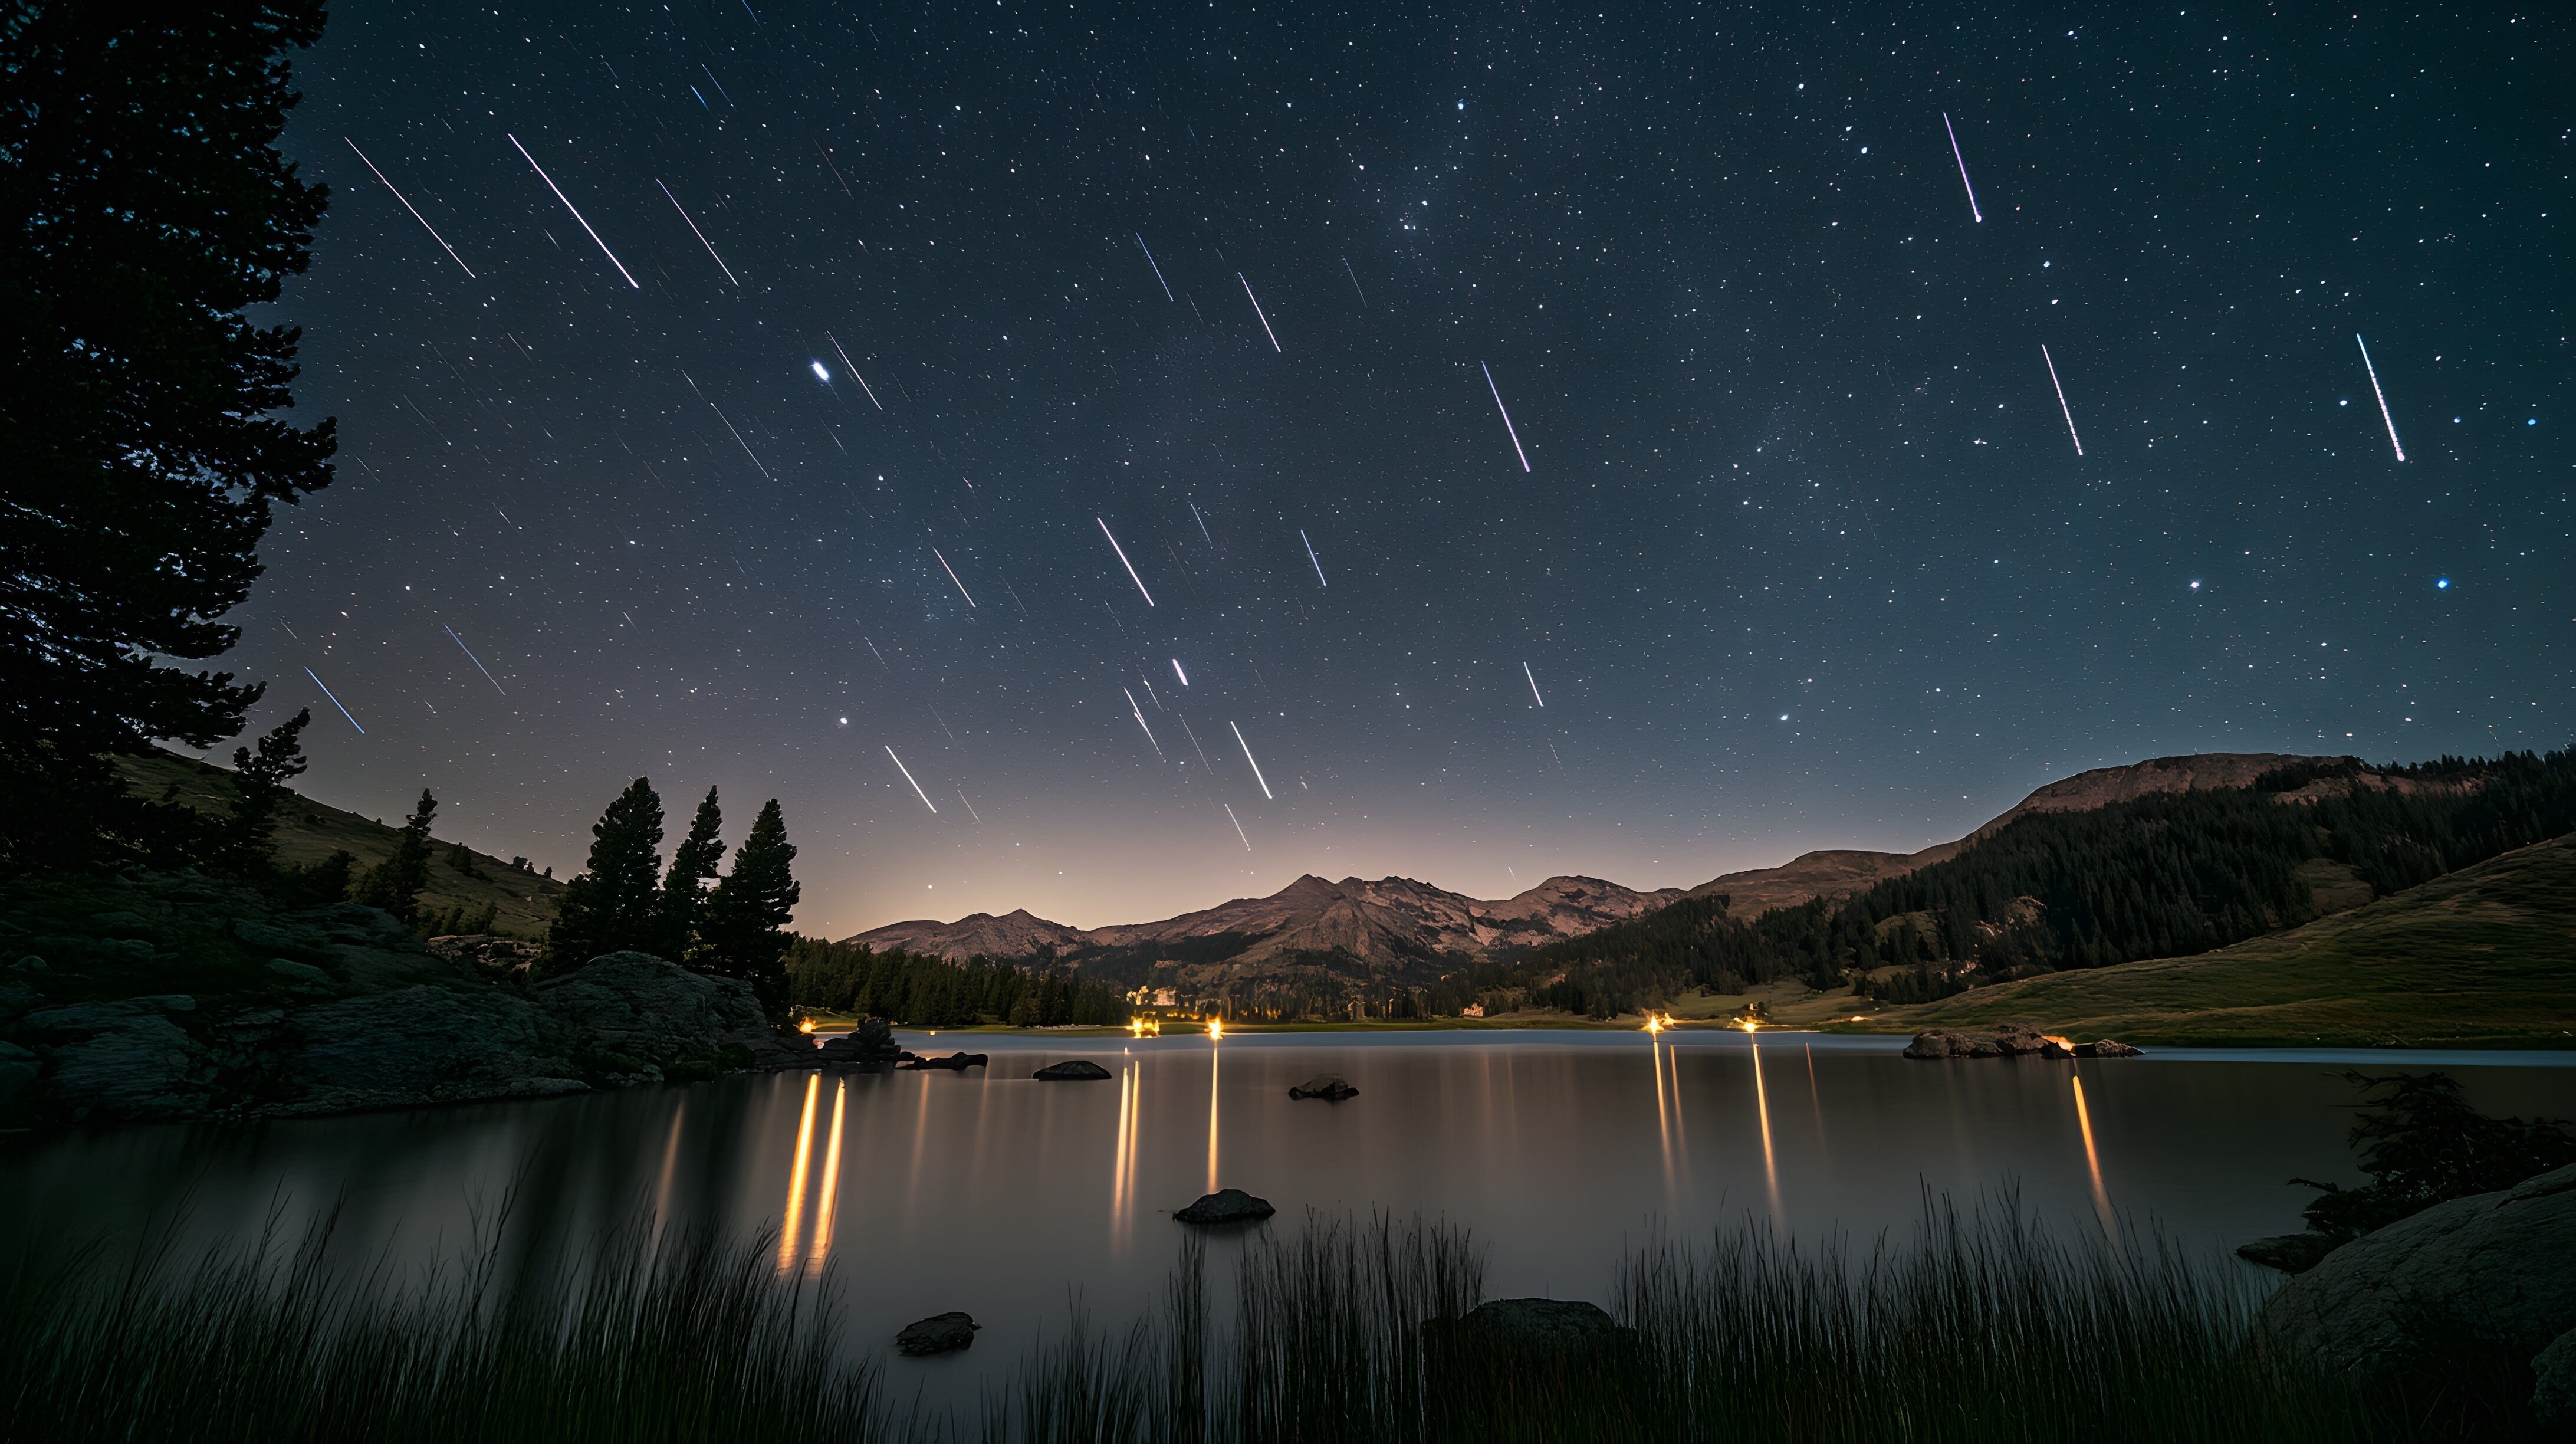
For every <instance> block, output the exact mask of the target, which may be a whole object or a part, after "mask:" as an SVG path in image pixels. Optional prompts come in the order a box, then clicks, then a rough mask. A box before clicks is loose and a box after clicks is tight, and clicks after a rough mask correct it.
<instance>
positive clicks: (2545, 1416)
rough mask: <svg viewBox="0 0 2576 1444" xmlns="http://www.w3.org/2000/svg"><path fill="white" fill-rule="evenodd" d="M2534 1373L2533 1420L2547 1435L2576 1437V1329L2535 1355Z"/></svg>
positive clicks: (2533, 1360) (2532, 1367)
mask: <svg viewBox="0 0 2576 1444" xmlns="http://www.w3.org/2000/svg"><path fill="white" fill-rule="evenodd" d="M2531 1375H2532V1380H2533V1383H2532V1386H2531V1422H2532V1423H2534V1424H2537V1425H2539V1426H2540V1428H2541V1429H2542V1430H2543V1431H2545V1435H2546V1437H2550V1438H2558V1439H2566V1438H2576V1329H2569V1330H2568V1331H2567V1332H2565V1333H2563V1334H2560V1335H2559V1336H2558V1337H2557V1338H2556V1339H2554V1340H2552V1341H2551V1342H2550V1345H2549V1347H2548V1348H2545V1349H2543V1350H2541V1351H2540V1352H2539V1353H2538V1354H2536V1355H2534V1356H2533V1357H2532V1360H2531Z"/></svg>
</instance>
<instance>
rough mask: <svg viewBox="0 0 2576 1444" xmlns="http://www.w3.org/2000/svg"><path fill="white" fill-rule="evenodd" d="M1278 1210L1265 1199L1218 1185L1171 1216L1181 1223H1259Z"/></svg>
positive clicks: (1237, 1189)
mask: <svg viewBox="0 0 2576 1444" xmlns="http://www.w3.org/2000/svg"><path fill="white" fill-rule="evenodd" d="M1278 1211H1279V1210H1277V1209H1275V1208H1272V1207H1271V1206H1270V1200H1268V1199H1266V1198H1254V1197H1253V1196H1252V1195H1251V1194H1248V1193H1246V1192H1244V1191H1243V1190H1242V1189H1239V1188H1220V1189H1218V1190H1217V1191H1216V1192H1214V1193H1211V1194H1209V1195H1207V1196H1206V1197H1204V1198H1201V1199H1200V1200H1199V1201H1198V1202H1196V1203H1193V1204H1191V1205H1190V1206H1189V1207H1187V1208H1185V1209H1182V1210H1181V1211H1180V1212H1178V1213H1175V1214H1173V1215H1172V1217H1174V1218H1176V1219H1178V1220H1180V1221H1181V1222H1182V1223H1197V1224H1219V1223H1259V1222H1261V1221H1262V1220H1263V1219H1265V1218H1268V1217H1269V1216H1271V1215H1272V1214H1274V1213H1277V1212H1278Z"/></svg>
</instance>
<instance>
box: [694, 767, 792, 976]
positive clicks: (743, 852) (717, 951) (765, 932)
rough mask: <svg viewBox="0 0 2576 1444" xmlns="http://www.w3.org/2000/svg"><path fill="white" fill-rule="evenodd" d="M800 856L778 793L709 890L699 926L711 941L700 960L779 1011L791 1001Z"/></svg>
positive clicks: (706, 941)
mask: <svg viewBox="0 0 2576 1444" xmlns="http://www.w3.org/2000/svg"><path fill="white" fill-rule="evenodd" d="M795 861H796V846H795V844H793V843H791V842H789V841H788V840H787V819H786V818H785V817H784V816H783V815H782V814H781V813H780V812H779V810H778V799H777V798H774V797H773V798H771V799H770V800H769V801H768V802H767V803H766V804H764V805H763V806H762V807H761V809H760V816H759V818H757V819H756V820H754V821H753V823H752V824H751V835H750V836H748V837H746V838H744V839H743V841H742V846H741V847H739V848H737V849H735V851H734V855H733V870H732V871H731V872H728V873H726V874H725V876H724V881H722V882H719V883H717V884H716V890H715V891H714V892H713V893H711V894H709V895H708V897H707V904H706V912H705V916H704V918H703V920H702V921H701V922H700V923H699V925H698V937H699V940H700V941H701V942H703V943H704V944H705V947H704V948H703V949H702V950H701V952H700V954H699V957H698V963H699V965H700V966H702V967H704V968H705V969H706V970H707V971H708V972H711V973H719V974H722V975H724V976H726V977H732V978H740V979H742V980H743V981H744V982H747V983H749V984H751V986H752V991H754V992H756V993H758V994H759V995H760V1001H761V1003H762V1004H763V1005H764V1006H765V1007H767V1008H768V1009H769V1010H770V1011H771V1012H773V1013H775V1012H779V1011H781V1010H783V1009H784V1008H785V1007H786V1006H787V968H786V962H785V959H786V956H787V932H786V927H787V918H788V915H789V914H791V913H793V912H794V911H795V910H796V898H797V892H798V890H797V886H796V878H795V876H794V874H793V872H792V871H791V870H790V866H791V864H793V863H794V862H795Z"/></svg>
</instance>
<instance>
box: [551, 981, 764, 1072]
mask: <svg viewBox="0 0 2576 1444" xmlns="http://www.w3.org/2000/svg"><path fill="white" fill-rule="evenodd" d="M535 997H536V1001H537V1004H538V1006H539V1007H541V1008H543V1009H544V1010H545V1011H546V1012H547V1013H549V1014H551V1015H552V1016H553V1017H554V1018H555V1019H556V1020H557V1021H559V1022H561V1023H562V1024H563V1025H564V1026H566V1027H567V1028H569V1029H571V1030H572V1031H573V1032H574V1033H575V1034H577V1035H579V1036H581V1037H583V1038H585V1039H586V1040H587V1042H588V1045H589V1046H590V1047H591V1048H593V1049H595V1050H597V1051H599V1052H601V1053H604V1054H620V1055H624V1056H625V1057H628V1058H632V1059H636V1060H638V1061H641V1062H645V1063H650V1064H654V1065H657V1066H660V1067H663V1068H668V1067H670V1066H671V1065H673V1064H675V1063H677V1064H687V1063H690V1062H704V1063H714V1062H716V1061H718V1060H719V1059H722V1058H724V1057H725V1056H727V1055H728V1054H730V1055H733V1056H734V1059H735V1062H736V1065H737V1066H750V1065H753V1064H768V1065H770V1066H773V1067H776V1066H784V1065H785V1064H787V1063H788V1062H790V1061H793V1060H794V1059H795V1057H796V1050H797V1049H798V1048H799V1045H798V1044H794V1043H791V1042H789V1041H788V1040H786V1039H785V1038H783V1037H781V1036H780V1034H779V1032H778V1030H777V1029H776V1028H774V1027H772V1026H771V1025H770V1022H769V1016H768V1014H766V1013H764V1012H763V1011H761V1007H760V1000H759V999H758V998H756V997H754V996H753V995H752V991H751V985H750V984H748V983H745V982H743V981H742V980H740V979H739V978H716V977H709V976H708V975H706V974H704V973H693V972H690V971H689V970H688V969H686V968H683V967H680V966H679V965H677V964H675V963H666V962H664V961H662V960H661V959H660V958H657V957H654V956H653V955H652V954H650V953H607V954H603V955H602V956H600V957H596V958H593V959H591V961H590V964H589V966H587V967H584V968H582V969H580V970H578V971H576V972H572V973H568V974H565V975H563V976H561V977H554V978H548V979H546V980H545V981H544V982H542V983H539V984H537V986H536V989H535Z"/></svg>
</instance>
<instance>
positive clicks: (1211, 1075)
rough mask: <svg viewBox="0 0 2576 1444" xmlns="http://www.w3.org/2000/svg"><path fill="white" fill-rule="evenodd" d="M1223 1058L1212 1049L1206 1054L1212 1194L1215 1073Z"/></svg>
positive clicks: (1213, 1187) (1213, 1184)
mask: <svg viewBox="0 0 2576 1444" xmlns="http://www.w3.org/2000/svg"><path fill="white" fill-rule="evenodd" d="M1256 1051H1257V1050H1256ZM1224 1057H1225V1055H1224V1054H1223V1053H1219V1052H1217V1051H1215V1050H1214V1049H1210V1050H1209V1052H1208V1177H1207V1191H1208V1192H1210V1193H1214V1192H1216V1073H1217V1064H1218V1061H1219V1060H1220V1059H1222V1058H1224Z"/></svg>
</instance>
